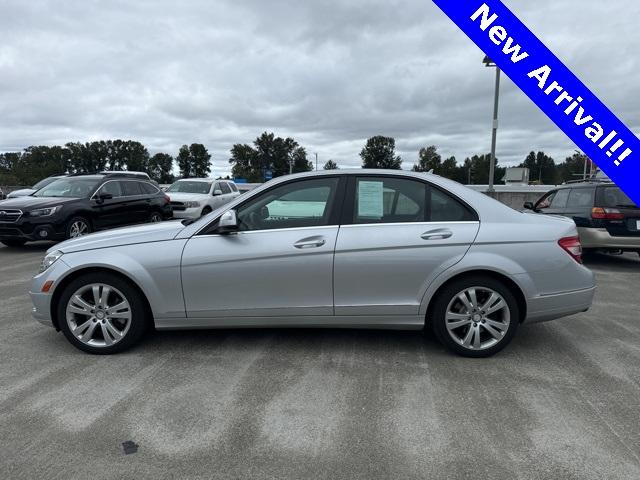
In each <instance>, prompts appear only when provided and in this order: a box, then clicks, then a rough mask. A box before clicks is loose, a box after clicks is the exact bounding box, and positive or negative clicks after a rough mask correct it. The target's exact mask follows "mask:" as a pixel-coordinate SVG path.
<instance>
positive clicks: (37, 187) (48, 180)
mask: <svg viewBox="0 0 640 480" xmlns="http://www.w3.org/2000/svg"><path fill="white" fill-rule="evenodd" d="M56 180H58V179H57V178H56V177H49V178H45V179H44V180H40V181H39V182H38V183H36V184H35V185H34V186H33V187H31V188H32V189H33V190H40V189H41V188H44V187H46V186H47V185H49V184H50V183H53V182H55V181H56Z"/></svg>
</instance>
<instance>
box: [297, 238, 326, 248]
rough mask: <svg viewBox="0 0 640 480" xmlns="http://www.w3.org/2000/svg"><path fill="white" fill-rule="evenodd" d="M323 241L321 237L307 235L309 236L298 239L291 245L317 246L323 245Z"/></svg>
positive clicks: (299, 246) (300, 246)
mask: <svg viewBox="0 0 640 480" xmlns="http://www.w3.org/2000/svg"><path fill="white" fill-rule="evenodd" d="M325 243H327V241H326V240H325V239H324V238H322V237H309V238H303V239H302V240H298V241H297V242H296V243H294V244H293V246H294V247H296V248H300V249H303V248H318V247H321V246H323V245H324V244H325Z"/></svg>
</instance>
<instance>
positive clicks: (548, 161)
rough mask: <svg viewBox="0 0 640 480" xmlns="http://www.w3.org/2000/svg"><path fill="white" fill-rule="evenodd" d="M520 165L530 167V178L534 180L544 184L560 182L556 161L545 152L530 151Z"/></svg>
mask: <svg viewBox="0 0 640 480" xmlns="http://www.w3.org/2000/svg"><path fill="white" fill-rule="evenodd" d="M519 166H520V167H525V168H528V169H529V178H530V179H531V181H533V182H536V183H538V184H542V185H555V184H557V183H558V171H557V168H556V163H555V162H554V160H553V158H551V157H549V156H548V155H546V154H545V153H544V152H538V153H536V152H530V153H529V155H527V157H526V158H525V159H524V162H522V163H521V164H520V165H519Z"/></svg>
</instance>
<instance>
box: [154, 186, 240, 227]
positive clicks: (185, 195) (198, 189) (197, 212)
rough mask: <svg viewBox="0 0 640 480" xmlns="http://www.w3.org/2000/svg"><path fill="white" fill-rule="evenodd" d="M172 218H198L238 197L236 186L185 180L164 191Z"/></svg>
mask: <svg viewBox="0 0 640 480" xmlns="http://www.w3.org/2000/svg"><path fill="white" fill-rule="evenodd" d="M166 193H167V195H169V198H170V199H171V206H172V207H173V217H174V218H200V217H201V216H203V215H206V214H207V213H210V212H212V211H214V210H215V209H216V208H218V207H220V206H222V205H224V204H225V203H229V202H230V201H231V200H233V199H234V198H236V197H237V196H239V195H240V192H238V187H236V184H235V183H233V182H231V181H228V180H214V179H212V178H185V179H184V180H178V181H177V182H175V183H174V184H173V185H171V186H170V187H169V188H168V189H167V190H166Z"/></svg>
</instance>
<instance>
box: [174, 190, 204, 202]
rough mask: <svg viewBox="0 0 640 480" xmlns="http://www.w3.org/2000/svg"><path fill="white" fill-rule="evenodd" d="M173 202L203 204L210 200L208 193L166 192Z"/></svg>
mask: <svg viewBox="0 0 640 480" xmlns="http://www.w3.org/2000/svg"><path fill="white" fill-rule="evenodd" d="M165 193H166V194H167V195H168V196H169V198H170V199H171V201H172V202H202V201H204V200H207V199H208V198H209V195H207V194H206V193H184V192H165Z"/></svg>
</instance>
